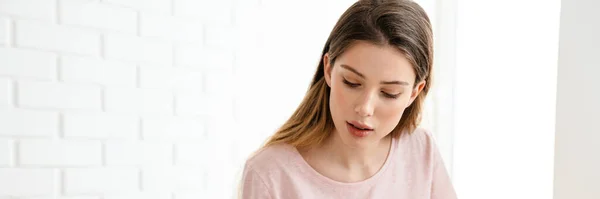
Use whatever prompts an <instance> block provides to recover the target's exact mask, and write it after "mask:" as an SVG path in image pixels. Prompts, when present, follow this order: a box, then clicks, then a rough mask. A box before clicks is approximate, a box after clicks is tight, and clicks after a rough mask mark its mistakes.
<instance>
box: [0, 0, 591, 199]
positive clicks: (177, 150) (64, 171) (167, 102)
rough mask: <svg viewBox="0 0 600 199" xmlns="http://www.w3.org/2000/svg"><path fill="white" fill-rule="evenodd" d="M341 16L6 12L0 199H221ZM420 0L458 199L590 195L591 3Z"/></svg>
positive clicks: (0, 61) (17, 1)
mask: <svg viewBox="0 0 600 199" xmlns="http://www.w3.org/2000/svg"><path fill="white" fill-rule="evenodd" d="M353 2H354V1H350V0H326V1H325V0H307V1H283V0H219V1H215V0H212V1H209V0H0V199H125V198H127V199H134V198H140V199H141V198H144V199H145V198H150V199H188V198H189V199H191V198H232V197H233V196H234V192H235V188H236V185H237V184H236V183H237V180H239V177H240V172H241V169H242V166H243V163H244V161H245V158H246V157H247V155H248V154H250V153H251V152H252V151H253V150H255V149H256V148H257V147H259V146H260V144H262V143H263V142H264V141H265V139H266V138H267V136H269V135H271V134H272V133H273V132H274V131H275V130H276V129H277V128H278V127H279V126H280V125H281V124H282V123H283V122H285V120H286V119H287V118H288V117H289V116H290V114H291V113H292V112H293V111H294V110H295V108H296V107H297V105H298V103H299V102H300V101H301V100H302V98H303V95H304V93H305V91H306V89H307V87H308V84H309V82H310V80H311V78H312V75H313V73H314V71H315V69H316V66H317V62H318V60H319V56H320V52H321V50H322V48H323V45H324V42H325V40H326V39H327V36H328V34H329V32H330V31H331V29H332V28H333V25H334V24H335V22H336V20H337V19H338V17H339V16H340V15H341V13H342V12H344V10H345V9H346V8H347V7H348V6H350V5H351V4H352V3H353ZM417 2H418V3H419V4H421V5H422V6H423V7H424V9H425V10H426V11H427V12H428V13H429V15H430V17H431V19H432V23H433V27H434V34H435V81H434V87H433V90H432V92H431V95H430V97H429V98H428V99H427V105H426V113H425V118H424V119H425V120H424V123H423V127H425V128H429V129H431V130H432V131H433V132H434V136H435V138H436V141H437V144H438V145H439V146H440V150H441V153H442V156H443V158H444V160H445V162H446V166H447V169H448V171H449V173H450V174H451V176H452V179H453V181H454V185H455V188H456V190H457V193H458V195H459V198H461V199H479V198H498V199H500V198H502V199H504V198H523V199H529V198H547V199H549V198H553V197H554V198H557V199H558V198H560V199H563V198H578V199H579V198H583V199H587V198H589V199H592V198H594V199H597V198H600V193H599V191H600V190H599V189H597V187H599V186H600V182H599V180H598V179H600V172H598V171H597V168H600V155H598V152H597V151H600V148H599V146H600V144H599V143H600V137H599V136H598V133H600V128H599V127H598V126H597V124H598V122H599V119H598V118H600V107H599V106H598V102H599V101H600V92H599V91H600V88H599V87H598V86H597V85H600V82H599V81H600V80H598V79H597V78H595V76H593V75H592V74H600V71H598V68H599V67H597V66H598V65H600V63H599V62H598V60H596V59H594V58H595V55H596V53H597V52H599V51H600V49H599V48H598V46H600V39H598V38H597V37H596V36H595V35H600V28H599V26H600V24H599V23H598V21H594V20H593V19H598V18H600V16H599V15H600V14H597V13H598V12H595V11H594V9H598V8H600V5H599V3H598V2H594V1H592V0H588V1H584V0H582V1H563V2H562V5H561V1H560V0H544V1H542V0H525V1H524V0H520V1H501V2H499V1H481V0H418V1H417ZM561 8H562V10H561ZM582 9H587V10H589V12H583V11H580V10H582ZM594 13H596V14H594ZM559 24H560V26H559ZM559 33H561V35H560V37H559ZM559 44H560V46H559ZM592 52H595V53H592ZM557 99H558V100H557ZM558 138H561V139H558ZM555 143H556V144H555ZM555 146H556V147H555ZM555 156H556V158H555ZM555 165H556V167H555ZM594 176H595V177H594ZM555 179H556V180H555ZM575 196H577V197H575Z"/></svg>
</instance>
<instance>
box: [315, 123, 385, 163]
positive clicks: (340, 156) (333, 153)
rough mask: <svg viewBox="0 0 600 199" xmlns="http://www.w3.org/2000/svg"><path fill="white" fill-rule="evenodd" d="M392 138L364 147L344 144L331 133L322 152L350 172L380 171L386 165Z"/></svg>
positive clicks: (335, 133) (335, 134)
mask: <svg viewBox="0 0 600 199" xmlns="http://www.w3.org/2000/svg"><path fill="white" fill-rule="evenodd" d="M391 140H392V139H391V136H389V135H388V136H385V137H384V138H383V139H381V140H380V141H378V142H374V143H373V144H371V145H368V146H364V147H353V146H348V145H346V144H344V143H343V142H342V140H341V138H340V137H339V134H338V133H337V132H333V133H331V136H329V138H328V139H327V140H326V142H325V144H324V145H323V148H322V150H323V151H324V152H325V153H326V154H328V156H329V158H330V160H331V161H333V162H334V163H336V164H338V165H340V166H342V167H345V168H347V169H349V170H364V169H368V170H378V169H379V168H380V167H381V166H383V164H384V163H385V161H386V159H387V156H388V153H389V150H390V147H391Z"/></svg>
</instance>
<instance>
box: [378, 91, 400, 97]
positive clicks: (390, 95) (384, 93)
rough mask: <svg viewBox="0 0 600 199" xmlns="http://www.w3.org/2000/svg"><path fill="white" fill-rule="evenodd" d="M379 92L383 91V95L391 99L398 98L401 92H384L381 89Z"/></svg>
mask: <svg viewBox="0 0 600 199" xmlns="http://www.w3.org/2000/svg"><path fill="white" fill-rule="evenodd" d="M381 93H383V95H384V96H385V97H387V98H391V99H396V98H398V97H399V96H400V95H401V94H402V93H398V94H389V93H386V92H383V91H381Z"/></svg>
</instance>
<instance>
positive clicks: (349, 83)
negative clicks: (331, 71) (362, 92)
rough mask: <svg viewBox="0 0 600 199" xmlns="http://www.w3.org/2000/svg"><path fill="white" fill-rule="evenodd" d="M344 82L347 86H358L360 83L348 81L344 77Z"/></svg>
mask: <svg viewBox="0 0 600 199" xmlns="http://www.w3.org/2000/svg"><path fill="white" fill-rule="evenodd" d="M344 84H346V85H348V86H350V87H352V88H354V87H358V86H360V84H357V83H352V82H349V81H348V80H346V79H345V78H344Z"/></svg>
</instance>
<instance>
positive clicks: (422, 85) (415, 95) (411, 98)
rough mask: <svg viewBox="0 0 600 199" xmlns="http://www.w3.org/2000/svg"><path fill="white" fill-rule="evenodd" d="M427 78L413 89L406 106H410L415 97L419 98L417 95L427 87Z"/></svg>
mask: <svg viewBox="0 0 600 199" xmlns="http://www.w3.org/2000/svg"><path fill="white" fill-rule="evenodd" d="M425 83H426V82H425V80H423V81H421V82H419V84H417V86H415V88H414V89H413V90H412V92H411V94H410V100H409V102H408V104H407V105H406V107H409V106H410V105H411V104H412V103H413V102H414V101H415V99H417V97H418V96H419V94H420V93H421V91H422V90H423V88H425Z"/></svg>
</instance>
